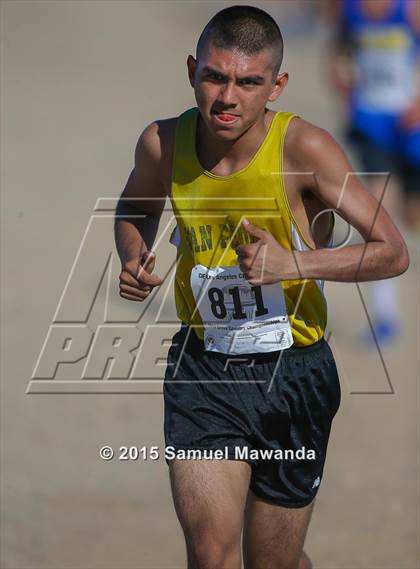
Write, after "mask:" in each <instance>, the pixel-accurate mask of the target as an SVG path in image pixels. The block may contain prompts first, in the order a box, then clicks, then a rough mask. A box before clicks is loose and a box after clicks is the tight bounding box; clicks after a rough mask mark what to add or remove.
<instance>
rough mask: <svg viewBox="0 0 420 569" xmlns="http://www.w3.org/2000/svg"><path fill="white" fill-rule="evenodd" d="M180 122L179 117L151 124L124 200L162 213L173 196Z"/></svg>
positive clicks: (139, 147) (138, 147)
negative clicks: (174, 152)
mask: <svg viewBox="0 0 420 569" xmlns="http://www.w3.org/2000/svg"><path fill="white" fill-rule="evenodd" d="M176 122H177V118H176V117H175V118H169V119H163V120H156V121H154V122H152V123H150V124H149V125H148V126H147V127H146V128H145V129H144V130H143V132H142V133H141V135H140V137H139V139H138V141H137V144H136V149H135V153H134V168H133V170H132V172H131V174H130V177H129V179H128V181H127V184H126V186H125V188H124V192H123V197H124V198H125V199H126V200H128V201H130V203H132V205H139V206H140V207H141V209H142V210H147V211H149V212H150V213H153V211H156V213H158V211H159V210H161V207H162V203H163V200H164V198H166V196H168V195H169V192H170V187H171V170H172V153H173V142H174V139H175V128H176ZM148 198H150V200H148Z"/></svg>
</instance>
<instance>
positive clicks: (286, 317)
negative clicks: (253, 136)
mask: <svg viewBox="0 0 420 569" xmlns="http://www.w3.org/2000/svg"><path fill="white" fill-rule="evenodd" d="M198 116H199V110H198V109H197V108H192V109H189V110H187V111H185V112H184V113H182V115H180V116H179V117H178V122H177V128H176V135H175V147H174V158H173V168H172V188H171V202H172V207H173V211H174V214H175V217H176V221H177V228H176V231H175V233H174V234H173V236H172V239H171V241H172V243H174V244H175V245H176V246H177V266H176V275H175V282H174V288H175V304H176V309H177V315H178V318H179V319H180V320H181V321H183V322H185V323H186V324H188V325H190V326H191V327H192V328H193V329H194V331H195V333H196V334H197V336H198V337H199V338H200V339H202V340H204V339H206V340H207V343H206V346H205V347H206V349H208V350H218V351H225V352H224V353H232V352H231V350H232V349H234V350H235V353H241V351H242V353H244V352H247V353H252V352H258V351H273V350H279V349H283V348H287V347H288V346H289V345H290V344H291V341H292V340H293V344H294V345H295V346H308V345H310V344H313V343H314V342H316V341H318V340H320V339H321V338H322V336H323V334H324V330H325V326H326V315H327V314H326V312H327V311H326V302H325V299H324V296H323V293H322V282H321V281H314V280H307V281H298V280H296V281H282V282H281V283H280V282H279V283H275V284H273V285H269V286H264V288H263V287H261V289H258V288H255V287H254V290H252V289H253V287H251V286H250V285H249V283H248V282H247V281H246V279H242V277H241V275H240V274H239V271H238V258H237V255H236V252H235V248H236V247H237V246H238V245H241V244H247V243H251V242H252V241H253V239H252V238H251V236H250V235H249V234H248V233H247V232H246V231H245V230H244V229H243V227H242V226H241V220H242V219H243V217H244V216H245V217H246V218H247V219H248V220H249V221H250V222H251V223H253V224H255V225H257V226H258V227H261V228H262V229H265V230H266V231H269V232H270V233H271V234H272V235H273V237H274V238H275V239H276V240H277V241H278V243H279V244H280V245H281V246H282V247H284V248H285V249H288V250H291V249H302V248H303V249H304V248H307V247H308V244H306V243H305V240H304V238H303V236H302V234H301V232H300V231H299V227H298V226H297V224H296V222H295V220H294V218H293V214H292V212H291V209H290V207H289V204H288V201H287V197H286V193H285V190H284V180H283V165H282V155H283V144H284V138H285V135H286V131H287V127H288V125H289V123H290V121H291V119H292V118H293V116H294V115H293V114H292V113H286V112H279V113H275V114H274V116H273V118H272V121H271V124H270V125H269V128H268V132H267V134H266V136H265V139H264V141H263V142H262V144H261V146H260V147H259V149H258V150H257V152H256V154H255V155H254V156H253V157H252V159H251V160H250V162H249V163H248V164H247V166H245V167H244V168H242V169H241V170H239V171H238V172H235V173H234V174H231V175H229V176H216V175H214V174H212V173H211V172H208V171H206V170H204V168H203V167H202V166H201V164H200V163H199V160H198V158H197V155H196V149H195V145H196V132H197V120H198ZM200 275H207V276H206V277H204V276H201V277H200ZM207 277H210V278H207ZM217 277H219V278H217ZM204 280H206V281H211V282H212V286H211V287H207V296H205V295H204V296H203V298H201V296H200V294H201V293H200V289H201V281H204ZM243 281H245V282H243ZM216 283H217V284H216ZM213 285H214V286H213ZM210 288H213V289H214V290H213V291H210ZM203 290H204V289H203ZM229 291H230V292H229ZM209 293H210V296H209ZM259 295H261V298H260V296H259ZM259 309H261V310H262V311H263V310H265V309H268V311H269V312H268V313H267V314H262V313H260V312H258V310H259ZM242 314H245V315H246V316H245V318H242V316H241V315H242ZM239 316H241V317H240V318H239ZM210 329H211V332H210Z"/></svg>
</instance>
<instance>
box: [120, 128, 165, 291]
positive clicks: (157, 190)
mask: <svg viewBox="0 0 420 569" xmlns="http://www.w3.org/2000/svg"><path fill="white" fill-rule="evenodd" d="M161 160H162V152H161V145H160V140H159V136H158V125H157V124H156V123H152V124H151V125H149V126H148V127H147V128H146V129H145V130H144V132H143V133H142V135H141V136H140V139H139V141H138V143H137V146H136V151H135V165H134V168H133V170H132V172H131V174H130V176H129V178H128V181H127V184H126V186H125V188H124V190H123V192H122V194H121V197H120V199H119V201H118V204H117V209H116V216H115V243H116V246H117V251H118V255H119V257H120V260H121V274H120V296H122V297H123V298H126V299H127V300H135V301H143V300H145V299H146V298H147V296H148V295H149V294H150V292H151V291H152V289H153V287H155V286H158V285H159V284H161V283H162V279H160V278H159V277H158V276H157V275H154V274H151V273H152V271H153V269H154V265H155V255H154V253H153V252H151V251H150V250H151V248H152V246H153V242H154V240H155V238H156V234H157V230H158V226H159V220H160V217H161V214H162V210H163V207H164V205H165V200H166V192H165V187H164V183H163V180H162V178H161V174H160V172H161Z"/></svg>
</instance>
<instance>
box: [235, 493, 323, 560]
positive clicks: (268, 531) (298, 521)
mask: <svg viewBox="0 0 420 569" xmlns="http://www.w3.org/2000/svg"><path fill="white" fill-rule="evenodd" d="M313 504H314V501H312V502H311V503H310V504H309V505H307V506H305V507H303V508H285V507H283V506H278V505H275V504H270V503H269V502H267V501H265V500H262V499H260V498H258V497H257V496H255V495H254V494H253V493H252V492H251V491H250V492H249V496H248V501H247V504H246V513H245V524H244V538H243V551H244V567H245V569H297V568H298V567H299V559H300V557H301V555H302V550H303V544H304V541H305V537H306V532H307V529H308V525H309V521H310V518H311V513H312V508H313Z"/></svg>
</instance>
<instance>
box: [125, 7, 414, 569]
mask: <svg viewBox="0 0 420 569" xmlns="http://www.w3.org/2000/svg"><path fill="white" fill-rule="evenodd" d="M282 52H283V42H282V37H281V34H280V31H279V28H278V26H277V24H276V23H275V21H274V20H273V19H272V18H271V17H270V16H269V15H268V14H267V13H265V12H264V11H262V10H260V9H257V8H255V7H248V6H232V7H229V8H226V9H224V10H222V11H221V12H219V13H218V14H216V15H215V16H214V17H213V18H212V19H211V20H210V22H209V23H208V24H207V26H206V27H205V29H204V30H203V32H202V34H201V36H200V39H199V41H198V45H197V53H196V57H195V58H194V57H192V56H191V55H190V56H189V57H188V61H187V65H188V74H189V79H190V82H191V85H192V87H193V89H194V93H195V97H196V101H197V107H196V108H192V109H189V110H187V111H185V112H184V113H182V114H181V115H180V116H179V117H176V118H171V119H166V120H158V121H155V122H153V123H151V124H150V125H149V126H148V127H147V128H146V129H145V130H144V132H143V133H142V135H141V136H140V139H139V142H138V144H137V148H136V152H135V167H134V169H133V171H132V172H131V174H130V177H129V180H128V182H127V185H126V187H125V189H124V192H123V194H122V196H123V198H124V200H121V201H120V204H119V207H118V208H117V214H119V215H122V214H123V215H126V216H130V215H138V214H139V212H141V213H143V214H146V217H145V218H144V219H139V218H138V217H137V218H136V217H133V218H131V219H130V218H129V217H128V218H118V217H117V219H116V242H117V247H118V252H119V255H120V258H121V263H122V272H121V275H120V295H121V296H122V297H123V298H126V299H129V300H134V301H143V300H144V299H146V298H147V297H148V296H149V295H150V294H151V293H152V291H153V289H154V287H156V286H159V285H160V284H161V282H162V280H161V279H160V278H159V277H158V276H157V275H156V274H154V273H153V269H154V265H155V255H154V253H153V252H151V248H152V246H153V242H154V238H155V236H156V232H157V226H158V222H159V218H160V215H161V211H162V208H163V205H164V201H165V198H166V197H167V196H170V198H171V201H172V205H173V209H174V213H175V215H176V218H177V223H178V232H177V235H175V236H174V239H173V242H174V243H176V244H177V246H178V250H177V271H176V279H175V302H176V307H177V312H178V316H179V318H180V320H181V321H182V322H183V324H182V326H181V329H180V330H179V331H178V332H177V333H176V334H175V336H174V338H173V341H172V346H171V348H170V350H169V354H168V366H167V372H166V376H165V381H164V397H165V440H166V444H167V445H168V446H171V447H173V448H174V449H176V452H177V454H176V457H175V458H171V459H169V458H167V462H168V465H169V470H170V478H171V484H172V491H173V498H174V504H175V509H176V512H177V515H178V518H179V521H180V523H181V525H182V529H183V531H184V535H185V539H186V547H187V556H188V567H189V568H200V569H204V568H211V569H216V568H218V569H219V568H228V569H239V568H240V567H241V534H242V530H243V554H244V564H245V567H246V568H247V569H257V568H258V569H268V568H274V567H275V568H276V569H280V568H283V569H285V568H290V569H291V568H293V569H296V568H300V569H303V568H308V567H311V564H310V560H309V558H308V556H307V555H306V554H305V553H304V552H303V543H304V539H305V535H306V531H307V527H308V524H309V519H310V515H311V510H312V507H313V503H314V497H315V495H316V493H317V491H318V488H319V485H320V481H321V477H322V471H323V466H324V462H325V456H326V448H327V442H328V437H329V432H330V427H331V422H332V419H333V417H334V415H335V413H336V412H337V410H338V407H339V404H340V387H339V381H338V377H337V372H336V367H335V364H334V360H333V357H332V354H331V351H330V349H329V347H328V345H327V343H326V342H325V340H324V339H323V334H324V330H325V325H326V303H325V299H324V296H323V293H322V281H323V280H336V281H346V282H349V281H366V280H370V279H378V278H387V277H390V276H394V275H398V274H400V273H402V272H404V271H405V270H406V269H407V266H408V254H407V250H406V247H405V244H404V241H403V239H402V237H401V235H400V234H399V232H398V230H397V229H396V227H395V226H394V224H393V223H392V221H391V219H390V218H389V216H388V215H387V213H386V212H385V211H384V209H382V208H381V207H380V206H379V205H378V203H377V201H376V200H375V199H374V198H373V197H372V196H371V195H370V194H369V193H368V192H367V191H366V189H365V188H364V187H363V185H362V184H361V182H360V181H359V180H358V179H357V177H356V176H351V175H350V176H348V173H349V172H351V171H352V169H351V166H350V164H349V162H348V160H347V158H346V156H345V155H344V153H343V151H342V150H341V148H340V147H339V146H338V145H337V143H336V142H335V141H334V140H333V139H332V137H331V136H330V135H329V134H328V133H327V132H325V131H324V130H322V129H320V128H318V127H316V126H314V125H312V124H310V123H308V122H307V121H305V120H303V119H301V118H298V117H296V116H295V115H293V114H291V113H286V112H278V113H276V112H274V111H272V110H269V109H268V108H267V103H270V102H274V101H276V100H277V99H278V97H279V96H280V95H281V93H282V91H283V89H284V88H285V87H286V84H287V81H288V75H287V73H285V72H280V64H281V60H282ZM285 172H288V173H289V172H292V173H295V174H294V175H287V176H286V175H284V173H285ZM345 182H346V183H345ZM344 184H345V185H344ZM343 187H344V191H343ZM138 198H145V200H144V201H143V200H138ZM149 198H150V199H149ZM130 200H132V201H130ZM136 200H137V201H136ZM325 209H327V210H331V209H335V210H336V211H337V212H338V214H339V215H341V216H342V217H343V218H344V219H346V220H347V221H348V222H349V223H350V224H352V225H353V226H354V227H355V228H356V229H358V230H359V232H360V233H361V234H362V236H363V237H364V239H365V241H366V243H365V244H363V245H362V244H360V245H353V246H347V247H343V248H341V249H334V250H332V249H328V248H326V246H327V245H328V243H329V241H330V237H331V213H326V214H323V215H318V214H319V213H320V212H323V211H324V210H325ZM315 218H317V221H316V222H315V223H312V222H313V220H315ZM237 449H240V451H241V452H242V454H241V455H240V456H239V457H238V455H237ZM299 449H300V450H301V452H304V449H306V450H308V449H312V451H313V452H314V457H311V456H309V454H308V455H305V456H304V457H303V458H300V457H299V456H298V451H299ZM191 450H197V451H201V452H203V453H204V452H207V453H208V454H207V456H210V455H211V453H210V451H213V452H216V451H219V452H222V453H226V455H224V456H223V459H221V460H219V459H218V458H217V457H216V455H214V457H213V458H210V459H204V458H203V459H201V460H183V459H182V457H181V455H178V452H182V451H183V452H184V453H186V452H187V451H191ZM247 450H248V451H249V453H248V454H246V453H245V451H247ZM251 451H254V454H252V452H251ZM262 451H265V452H269V451H270V452H274V451H277V452H280V453H281V452H284V453H285V452H286V451H289V452H288V456H287V457H286V458H284V460H281V459H278V458H271V459H267V458H264V456H268V455H267V454H266V455H264V454H262ZM260 452H261V454H259V453H260ZM271 456H272V455H271ZM165 458H166V457H165Z"/></svg>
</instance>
